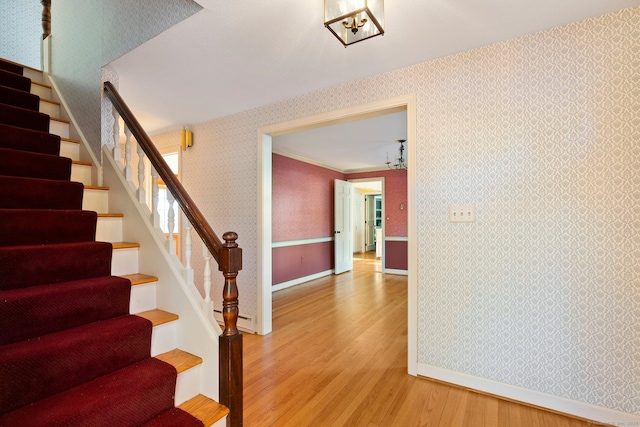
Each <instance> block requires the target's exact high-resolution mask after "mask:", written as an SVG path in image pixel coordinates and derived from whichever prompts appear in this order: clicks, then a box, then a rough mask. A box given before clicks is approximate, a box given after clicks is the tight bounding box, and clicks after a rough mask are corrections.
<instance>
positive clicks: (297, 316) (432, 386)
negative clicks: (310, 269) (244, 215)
mask: <svg viewBox="0 0 640 427" xmlns="http://www.w3.org/2000/svg"><path fill="white" fill-rule="evenodd" d="M369 262H370V261H369ZM244 384H245V391H244V424H245V425H247V426H252V427H254V426H255V427H263V426H265V427H266V426H292V427H301V426H313V427H317V426H321V427H324V426H362V427H395V426H398V427H407V426H429V427H452V426H473V427H481V426H484V427H506V426H509V427H519V426H522V427H547V426H554V425H557V426H563V427H564V426H574V425H575V426H580V427H584V426H587V423H586V422H584V421H579V420H575V419H571V418H568V417H565V416H562V415H559V414H554V413H551V412H545V411H543V410H541V409H539V408H531V407H528V406H525V405H520V404H518V403H514V402H510V401H505V400H501V399H498V398H496V397H493V396H489V395H484V394H479V393H476V392H474V391H472V390H467V389H463V388H460V387H456V386H452V385H449V384H446V383H442V382H438V381H432V380H429V379H425V378H419V377H412V376H410V375H408V374H407V278H406V276H398V275H390V274H381V273H379V272H376V271H375V269H373V268H371V267H370V266H366V268H360V269H359V268H358V266H357V261H356V264H354V271H352V272H348V273H344V274H341V275H338V276H327V277H323V278H320V279H318V280H315V281H313V282H308V283H305V284H301V285H298V286H295V287H292V288H288V289H284V290H282V291H278V292H276V293H274V294H273V332H272V333H271V334H269V335H267V336H259V335H245V336H244Z"/></svg>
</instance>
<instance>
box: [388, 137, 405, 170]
mask: <svg viewBox="0 0 640 427" xmlns="http://www.w3.org/2000/svg"><path fill="white" fill-rule="evenodd" d="M398 142H399V143H400V148H399V149H398V151H399V154H398V157H397V158H396V162H395V163H394V164H391V161H389V153H387V161H386V163H385V164H386V165H387V167H388V168H389V169H406V168H407V160H406V159H405V158H404V143H405V142H407V140H406V139H399V140H398Z"/></svg>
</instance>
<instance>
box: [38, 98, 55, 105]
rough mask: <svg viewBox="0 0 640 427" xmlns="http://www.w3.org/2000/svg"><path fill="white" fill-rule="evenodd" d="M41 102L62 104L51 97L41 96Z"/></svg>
mask: <svg viewBox="0 0 640 427" xmlns="http://www.w3.org/2000/svg"><path fill="white" fill-rule="evenodd" d="M40 102H46V103H48V104H53V105H57V106H60V103H59V102H58V101H52V100H51V99H47V98H40Z"/></svg>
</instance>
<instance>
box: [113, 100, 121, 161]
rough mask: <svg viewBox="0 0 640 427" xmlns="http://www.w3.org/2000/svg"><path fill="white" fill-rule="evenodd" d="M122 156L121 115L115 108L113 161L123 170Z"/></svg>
mask: <svg viewBox="0 0 640 427" xmlns="http://www.w3.org/2000/svg"><path fill="white" fill-rule="evenodd" d="M121 156H122V154H121V153H120V114H118V111H117V110H116V108H115V107H113V160H115V161H116V164H117V165H120V168H122V158H121Z"/></svg>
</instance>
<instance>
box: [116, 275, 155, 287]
mask: <svg viewBox="0 0 640 427" xmlns="http://www.w3.org/2000/svg"><path fill="white" fill-rule="evenodd" d="M120 277H122V278H124V279H129V281H130V282H131V286H138V285H146V284H147V283H153V282H157V281H158V278H157V277H156V276H150V275H148V274H142V273H135V274H123V275H121V276H120Z"/></svg>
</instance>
